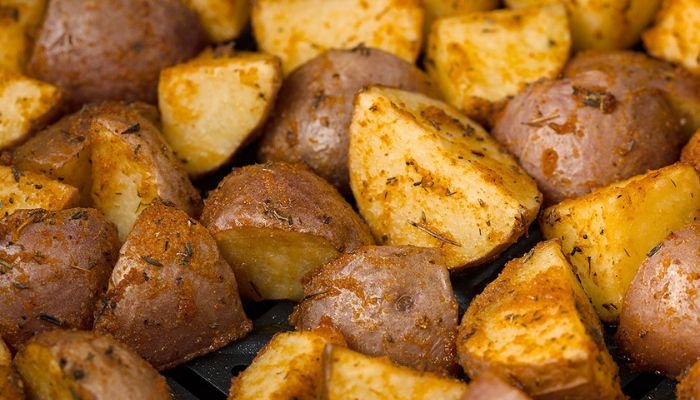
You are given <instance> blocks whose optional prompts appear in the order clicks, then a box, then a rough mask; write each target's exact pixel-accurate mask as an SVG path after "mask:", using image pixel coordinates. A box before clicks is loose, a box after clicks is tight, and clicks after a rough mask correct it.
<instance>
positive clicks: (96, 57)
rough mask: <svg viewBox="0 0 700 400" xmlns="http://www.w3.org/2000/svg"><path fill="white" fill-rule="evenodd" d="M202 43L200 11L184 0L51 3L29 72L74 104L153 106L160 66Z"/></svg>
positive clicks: (196, 49) (63, 0) (190, 54)
mask: <svg viewBox="0 0 700 400" xmlns="http://www.w3.org/2000/svg"><path fill="white" fill-rule="evenodd" d="M115 32H118V33H119V34H118V35H115ZM203 46H204V34H203V32H202V31H201V27H200V25H199V22H198V21H197V16H196V15H195V14H194V13H193V12H191V11H190V10H189V9H188V8H187V7H185V6H184V5H183V4H182V3H181V2H180V1H179V0H158V1H151V0H101V1H85V0H61V1H51V2H49V5H48V10H47V11H46V18H45V19H44V22H43V25H42V29H41V31H40V32H39V35H38V37H37V40H36V44H35V46H34V49H33V52H32V54H31V57H30V59H29V63H28V65H27V70H28V72H29V74H30V75H31V76H34V77H36V78H38V79H41V80H45V81H47V82H51V83H53V84H55V85H56V86H58V87H60V88H62V89H64V90H65V95H66V101H67V102H68V103H69V104H70V105H71V106H73V107H75V108H77V107H79V106H81V105H82V104H85V103H89V102H92V101H101V100H127V101H136V100H141V101H146V102H150V103H154V102H155V100H156V89H157V85H158V74H159V72H160V70H161V69H163V68H165V67H168V66H170V65H174V64H177V63H179V62H181V61H183V60H186V59H188V58H191V57H193V56H194V55H195V54H197V53H198V52H199V51H200V50H201V49H202V47H203Z"/></svg>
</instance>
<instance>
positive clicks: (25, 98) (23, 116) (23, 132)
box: [0, 68, 61, 149]
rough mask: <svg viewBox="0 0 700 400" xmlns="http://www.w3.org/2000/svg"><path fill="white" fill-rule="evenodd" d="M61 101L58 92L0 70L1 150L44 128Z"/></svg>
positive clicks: (47, 86) (23, 77) (59, 92)
mask: <svg viewBox="0 0 700 400" xmlns="http://www.w3.org/2000/svg"><path fill="white" fill-rule="evenodd" d="M60 101H61V91H60V90H59V89H58V88H56V87H55V86H53V85H50V84H48V83H44V82H40V81H37V80H34V79H30V78H27V77H25V76H22V75H20V74H18V73H16V72H11V71H6V70H4V69H2V68H0V109H2V114H0V149H6V148H9V147H11V146H14V145H16V144H17V143H19V142H21V141H23V140H25V139H26V138H27V136H28V135H29V134H31V133H33V132H34V131H36V130H38V129H41V128H43V125H45V124H46V123H47V122H49V121H50V119H51V118H52V117H53V116H54V114H55V113H56V111H57V110H58V107H59V105H60Z"/></svg>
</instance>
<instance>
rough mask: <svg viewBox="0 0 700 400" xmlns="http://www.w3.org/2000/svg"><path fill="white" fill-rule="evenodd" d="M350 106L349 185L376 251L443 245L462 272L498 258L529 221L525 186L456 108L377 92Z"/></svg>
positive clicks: (534, 198) (532, 202) (531, 201)
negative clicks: (378, 244) (385, 247)
mask: <svg viewBox="0 0 700 400" xmlns="http://www.w3.org/2000/svg"><path fill="white" fill-rule="evenodd" d="M355 104H356V107H355V112H354V115H353V120H352V124H351V127H350V132H351V139H350V150H349V160H348V161H349V162H348V165H349V169H350V183H351V187H352V190H353V193H354V195H355V198H356V199H357V205H358V208H359V210H360V213H361V214H362V216H363V217H364V218H365V220H367V222H368V224H369V226H370V228H371V229H372V233H373V234H374V236H375V237H376V238H377V239H378V240H380V241H381V242H382V243H383V244H389V245H414V246H421V247H434V248H440V249H441V250H442V252H443V254H444V255H445V257H446V265H447V266H448V267H449V268H451V269H455V268H461V267H464V266H470V265H474V264H478V263H480V262H483V261H485V260H488V259H490V258H493V257H494V256H496V255H497V254H498V253H499V252H500V251H501V250H503V249H504V248H506V247H507V246H509V245H510V244H512V243H514V242H515V241H516V240H517V238H518V237H519V236H520V235H521V234H523V233H524V232H525V230H526V228H527V226H528V225H529V224H530V223H531V222H532V221H533V220H534V218H535V217H536V214H537V211H538V209H539V203H540V201H541V195H540V193H539V192H538V191H537V187H536V185H535V184H534V182H533V181H532V179H531V178H530V177H528V176H527V175H526V174H525V173H524V172H523V171H522V170H521V169H520V167H518V165H517V164H516V162H515V161H514V159H513V158H512V157H511V156H509V155H508V154H507V153H505V152H504V151H503V150H502V149H501V148H500V147H499V145H498V144H497V143H496V142H495V141H493V139H491V138H490V137H489V136H488V134H487V133H486V132H485V131H484V130H483V129H482V128H480V127H479V126H478V125H476V124H474V123H473V122H471V121H470V120H469V119H468V118H465V117H464V116H462V115H460V114H459V113H458V112H457V111H456V110H454V109H452V108H451V107H449V106H447V105H446V104H444V103H442V102H439V101H436V100H431V99H428V98H427V97H425V96H422V95H418V94H412V93H408V92H401V91H399V90H395V89H388V88H379V87H374V88H372V89H370V90H368V91H365V92H362V93H360V94H359V95H358V97H357V99H356V102H355Z"/></svg>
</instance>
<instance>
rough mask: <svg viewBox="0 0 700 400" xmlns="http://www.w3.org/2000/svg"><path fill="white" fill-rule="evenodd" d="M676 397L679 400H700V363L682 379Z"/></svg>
mask: <svg viewBox="0 0 700 400" xmlns="http://www.w3.org/2000/svg"><path fill="white" fill-rule="evenodd" d="M676 395H677V398H678V399H677V400H700V361H698V362H696V363H695V365H693V367H692V368H690V370H688V372H687V373H686V374H685V375H684V376H683V377H682V379H681V381H680V383H679V384H678V386H676Z"/></svg>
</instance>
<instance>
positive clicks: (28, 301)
mask: <svg viewBox="0 0 700 400" xmlns="http://www.w3.org/2000/svg"><path fill="white" fill-rule="evenodd" d="M118 251H119V241H118V239H117V232H116V228H115V227H114V225H112V224H111V223H110V222H109V221H107V220H106V219H105V218H104V217H103V216H102V214H100V213H99V212H98V211H96V210H93V209H84V208H74V209H68V210H63V211H57V212H48V211H44V210H21V211H17V212H15V213H14V214H12V215H10V216H9V217H5V218H4V219H2V220H0V305H2V310H3V312H2V313H0V335H1V336H2V337H3V338H5V340H6V341H7V343H8V344H9V345H10V347H11V348H15V349H16V348H17V347H18V346H19V345H20V344H21V343H23V342H24V341H26V340H27V339H29V338H30V337H32V336H33V335H35V334H37V333H39V332H43V331H47V330H51V329H56V328H58V327H61V328H79V329H89V328H91V327H92V322H93V313H94V310H95V302H96V301H97V298H98V296H99V295H100V294H101V293H102V292H103V291H104V290H106V288H107V280H108V279H109V274H110V272H111V271H112V267H113V266H114V263H115V262H116V259H117V254H118Z"/></svg>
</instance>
